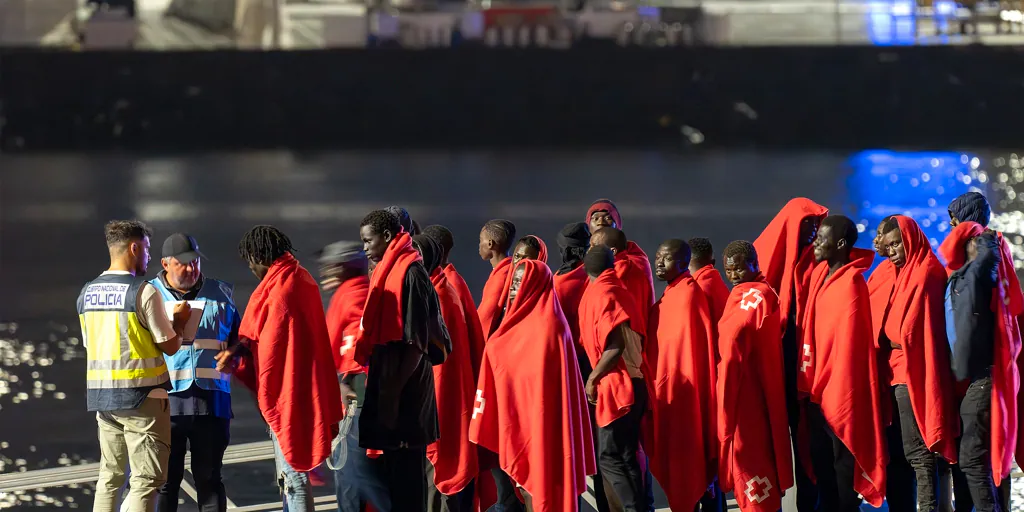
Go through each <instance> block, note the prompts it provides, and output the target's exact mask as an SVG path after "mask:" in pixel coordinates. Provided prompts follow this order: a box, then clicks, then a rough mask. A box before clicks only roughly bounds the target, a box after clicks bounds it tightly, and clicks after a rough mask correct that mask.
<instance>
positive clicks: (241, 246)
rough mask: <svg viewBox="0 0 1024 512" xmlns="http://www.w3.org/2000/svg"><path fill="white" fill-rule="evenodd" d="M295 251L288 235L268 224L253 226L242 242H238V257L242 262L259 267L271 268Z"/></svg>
mask: <svg viewBox="0 0 1024 512" xmlns="http://www.w3.org/2000/svg"><path fill="white" fill-rule="evenodd" d="M294 250H295V249H294V248H293V247H292V241H291V240H290V239H289V238H288V236H287V235H285V234H284V233H282V232H281V230H280V229H277V228H275V227H274V226H268V225H266V224H263V225H259V226H253V228H252V229H250V230H249V231H247V232H246V233H245V235H243V236H242V241H240V242H238V255H239V256H241V257H242V260H243V261H251V262H253V263H256V264H257V265H267V266H269V265H270V264H272V263H274V261H276V260H277V259H278V258H280V257H281V256H284V255H285V254H288V253H290V252H292V251H294Z"/></svg>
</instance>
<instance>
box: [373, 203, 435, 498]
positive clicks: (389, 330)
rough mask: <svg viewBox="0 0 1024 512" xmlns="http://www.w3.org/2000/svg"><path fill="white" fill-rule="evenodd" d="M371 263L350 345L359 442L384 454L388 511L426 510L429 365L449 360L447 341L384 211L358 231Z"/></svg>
mask: <svg viewBox="0 0 1024 512" xmlns="http://www.w3.org/2000/svg"><path fill="white" fill-rule="evenodd" d="M359 237H360V239H362V241H363V250H365V251H366V256H367V257H368V258H369V259H370V261H373V262H375V263H376V266H375V267H374V270H373V276H372V277H371V278H370V291H369V294H368V295H367V298H366V306H365V307H364V308H363V321H362V330H361V332H360V335H359V337H358V338H357V340H356V346H355V359H356V362H358V363H360V364H364V365H367V366H368V371H367V374H366V394H365V403H364V405H363V410H362V414H361V415H360V417H359V431H360V432H359V434H360V438H359V443H360V446H361V447H363V448H369V449H373V450H381V451H382V452H383V457H382V460H383V463H384V466H385V467H384V479H385V480H386V482H387V486H388V490H389V492H390V494H391V507H392V510H401V511H403V512H406V511H408V512H416V511H424V512H425V511H426V503H425V500H424V497H425V496H426V486H425V485H426V474H425V472H424V460H425V459H426V456H427V452H426V450H427V445H429V444H431V443H433V442H434V441H437V440H438V437H439V428H438V418H437V402H436V399H435V395H434V372H433V368H432V367H433V365H439V364H441V363H443V362H444V361H445V359H446V358H447V357H448V354H449V353H451V346H452V344H451V338H450V336H449V334H448V329H447V328H446V327H445V324H444V321H443V320H442V318H441V306H440V304H439V303H438V298H437V292H435V291H434V285H433V284H432V283H431V281H430V275H429V274H428V273H427V270H426V269H425V268H424V267H423V263H422V262H423V258H422V257H421V256H420V254H419V253H418V252H417V251H416V248H415V247H413V243H412V237H411V236H409V233H408V232H406V231H404V230H403V228H402V226H401V225H400V224H399V220H398V217H396V216H395V215H394V214H392V213H390V212H388V211H387V210H374V211H372V212H370V213H369V214H367V215H366V217H364V218H363V220H362V222H361V223H360V226H359Z"/></svg>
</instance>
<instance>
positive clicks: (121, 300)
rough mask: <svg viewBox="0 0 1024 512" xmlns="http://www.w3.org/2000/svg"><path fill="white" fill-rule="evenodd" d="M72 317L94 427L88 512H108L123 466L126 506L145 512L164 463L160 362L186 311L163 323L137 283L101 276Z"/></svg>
mask: <svg viewBox="0 0 1024 512" xmlns="http://www.w3.org/2000/svg"><path fill="white" fill-rule="evenodd" d="M78 314H79V319H80V321H81V326H82V340H83V341H84V343H85V347H86V357H87V363H86V364H87V369H86V381H87V382H86V388H87V398H86V402H87V406H88V409H89V410H90V411H95V412H96V421H97V424H98V427H99V429H98V435H99V442H100V466H101V467H100V474H99V480H98V482H97V486H96V499H95V503H94V510H98V511H104V512H105V511H108V510H109V511H111V512H112V511H113V510H115V506H116V502H117V494H118V490H119V489H120V487H121V486H122V485H123V484H124V481H125V468H126V467H127V466H128V465H129V463H130V465H131V467H132V474H131V486H130V487H131V490H130V492H129V495H128V497H127V502H128V506H129V508H130V509H131V510H139V511H146V512H148V511H151V510H153V505H154V504H155V497H156V492H157V490H158V489H159V488H160V486H161V485H162V484H163V482H164V480H165V478H166V470H167V462H168V457H169V455H170V442H171V432H170V431H171V427H170V423H171V421H170V407H169V405H168V400H167V391H168V390H170V389H171V379H170V375H169V373H168V371H167V365H166V363H165V362H164V354H174V353H176V352H177V350H178V348H179V347H180V345H181V335H182V332H183V331H184V330H185V326H186V325H187V323H188V320H189V318H190V316H191V310H190V309H189V307H188V304H187V303H183V304H180V305H178V307H176V308H175V309H174V312H173V320H171V319H168V318H167V314H166V312H165V311H164V306H163V299H162V297H161V296H160V294H159V292H158V291H157V290H156V288H155V287H153V286H152V285H151V284H149V283H147V282H146V280H145V279H144V278H142V277H136V276H135V275H133V274H132V273H131V272H128V271H120V270H108V271H107V272H104V273H103V274H101V275H100V276H99V277H97V278H96V279H94V280H92V281H90V282H89V283H86V285H85V286H84V287H83V288H82V292H81V294H80V295H79V297H78ZM168 320H171V321H170V322H169V321H168ZM154 324H156V325H154ZM168 324H171V325H168ZM157 340H160V341H163V343H159V344H158V343H157Z"/></svg>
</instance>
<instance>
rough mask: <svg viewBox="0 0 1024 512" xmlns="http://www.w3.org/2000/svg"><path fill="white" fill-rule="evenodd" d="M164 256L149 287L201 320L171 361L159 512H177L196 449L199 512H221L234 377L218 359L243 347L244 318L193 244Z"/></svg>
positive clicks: (178, 242)
mask: <svg viewBox="0 0 1024 512" xmlns="http://www.w3.org/2000/svg"><path fill="white" fill-rule="evenodd" d="M162 254H163V256H162V258H161V259H160V264H161V265H162V266H163V269H164V270H163V272H160V274H158V275H157V277H156V278H155V279H153V280H152V281H150V283H152V284H153V286H154V287H155V288H156V289H157V290H158V291H159V292H160V295H162V296H163V299H164V301H167V302H177V301H189V303H190V305H191V309H192V314H193V315H200V320H199V322H198V326H197V327H196V331H195V334H194V337H193V335H192V332H191V331H190V330H189V331H186V333H185V336H186V338H185V339H184V341H183V343H182V346H181V350H179V351H178V352H177V353H176V354H174V355H169V356H166V361H167V371H168V373H170V377H171V387H172V389H171V392H170V406H171V456H170V462H169V463H168V468H167V482H166V483H165V484H164V485H163V487H161V488H160V497H159V507H160V508H159V510H160V512H174V511H175V510H177V508H178V490H179V488H180V486H181V479H182V477H183V476H184V473H185V451H186V449H189V448H191V452H192V475H193V477H194V478H195V482H196V491H197V495H196V498H197V501H198V502H199V509H200V510H201V511H202V512H223V511H224V510H225V509H226V508H227V496H226V494H225V492H224V483H223V481H222V480H221V466H222V463H223V459H224V450H225V449H226V448H227V446H228V442H229V441H230V436H229V424H230V421H231V416H232V414H231V380H230V379H231V376H230V374H227V373H221V372H219V371H217V361H216V360H215V359H214V356H216V355H217V354H218V353H219V352H220V351H221V350H224V349H226V348H227V347H229V346H231V345H234V344H235V343H237V342H238V325H239V323H240V321H241V316H240V315H239V314H238V310H237V309H235V303H234V300H232V290H233V288H232V286H231V285H230V284H228V283H225V282H223V281H218V280H216V279H213V278H210V277H205V276H203V274H202V272H201V270H200V266H199V264H200V259H201V258H202V257H203V255H202V253H200V252H199V244H197V243H196V240H195V238H192V237H191V236H189V235H186V234H184V233H175V234H173V235H171V236H169V237H167V239H166V240H164V245H163V253H162ZM192 323H193V324H195V323H196V322H195V319H193V321H192Z"/></svg>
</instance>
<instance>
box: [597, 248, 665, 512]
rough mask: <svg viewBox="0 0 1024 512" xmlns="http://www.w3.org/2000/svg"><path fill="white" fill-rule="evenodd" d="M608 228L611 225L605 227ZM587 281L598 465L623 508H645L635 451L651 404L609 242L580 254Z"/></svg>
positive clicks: (632, 316)
mask: <svg viewBox="0 0 1024 512" xmlns="http://www.w3.org/2000/svg"><path fill="white" fill-rule="evenodd" d="M605 229H609V228H605ZM583 265H584V267H585V268H586V269H587V275H588V276H590V284H589V285H587V290H586V291H585V292H584V293H583V299H582V300H581V301H580V343H581V344H582V345H583V348H584V349H585V350H586V351H587V356H588V357H589V359H590V364H591V366H592V367H593V368H594V370H593V371H592V372H591V373H590V378H589V379H588V380H587V384H586V392H587V399H588V401H589V402H590V403H591V404H594V405H595V408H596V412H595V423H596V424H597V428H598V446H599V449H598V464H599V465H600V466H601V472H602V474H603V475H604V478H605V480H606V481H607V482H608V483H609V485H610V487H611V488H612V489H613V490H614V492H615V495H616V496H617V497H618V499H619V501H620V502H621V503H622V505H623V506H624V507H625V509H626V510H646V509H647V506H648V505H647V502H648V497H647V492H646V481H647V479H646V478H645V475H644V472H643V471H642V469H641V466H640V460H639V454H638V453H637V451H638V449H639V446H640V434H641V424H642V421H643V418H644V416H646V414H647V411H648V409H649V398H648V397H649V396H650V391H649V388H648V386H649V385H648V382H647V380H646V379H648V378H650V376H652V375H653V374H652V373H651V371H650V370H649V369H648V368H647V365H646V364H645V363H644V358H643V336H642V335H641V334H640V333H639V332H638V331H639V330H640V329H641V327H640V326H639V325H638V324H640V322H639V321H638V320H637V318H639V313H638V308H637V307H636V305H635V304H634V303H633V298H632V297H631V296H630V294H629V292H627V291H626V288H625V287H624V286H623V285H622V282H621V281H620V280H619V278H618V276H617V275H616V271H615V257H614V255H613V254H612V251H611V250H610V249H608V248H607V247H603V246H596V247H592V248H591V249H590V251H588V252H587V255H586V256H585V257H584V258H583Z"/></svg>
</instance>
